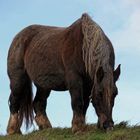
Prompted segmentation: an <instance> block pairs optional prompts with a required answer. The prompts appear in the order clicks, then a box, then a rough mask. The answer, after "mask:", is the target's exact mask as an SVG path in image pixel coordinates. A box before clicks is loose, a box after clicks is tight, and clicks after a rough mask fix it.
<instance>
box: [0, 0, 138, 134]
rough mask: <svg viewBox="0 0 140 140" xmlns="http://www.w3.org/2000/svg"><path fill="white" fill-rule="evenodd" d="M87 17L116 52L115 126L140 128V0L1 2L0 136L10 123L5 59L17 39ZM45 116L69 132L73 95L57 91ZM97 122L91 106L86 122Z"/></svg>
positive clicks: (49, 101) (50, 100) (15, 0)
mask: <svg viewBox="0 0 140 140" xmlns="http://www.w3.org/2000/svg"><path fill="white" fill-rule="evenodd" d="M84 12H87V13H89V15H90V16H91V17H92V18H93V20H95V21H96V22H97V23H98V24H99V25H100V26H101V27H102V29H103V30H104V31H105V33H106V34H107V35H108V37H109V38H110V40H111V41H112V43H113V45H114V48H115V54H116V66H117V65H118V64H121V65H122V67H121V69H122V73H121V76H120V79H119V81H118V82H117V86H118V89H119V95H118V96H117V97H116V102H115V107H114V112H113V118H114V121H115V123H119V122H120V121H124V120H125V121H129V123H130V124H133V125H134V124H137V123H140V74H139V73H140V62H139V60H140V0H116V1H113V0H98V1H97V0H59V1H56V0H30V1H29V0H24V1H19V0H12V1H11V0H0V19H1V21H0V134H5V133H6V125H7V122H8V118H9V108H8V97H9V94H10V90H9V79H8V77H7V66H6V65H7V62H6V59H7V52H8V48H9V46H10V43H11V41H12V39H13V37H14V36H15V35H16V33H18V32H19V31H20V30H21V29H23V28H24V27H26V26H28V25H30V24H44V25H53V26H54V25H55V26H69V25H70V24H72V23H73V22H74V21H75V20H77V19H78V18H80V17H81V15H82V13H84ZM47 113H48V116H49V119H50V121H51V122H52V125H53V126H54V127H58V126H59V127H70V126H71V119H72V110H71V106H70V96H69V93H68V92H54V91H53V92H52V94H51V96H50V97H49V99H48V107H47ZM96 121H97V116H96V114H95V112H94V109H93V107H92V106H90V107H89V109H88V113H87V122H88V123H96ZM23 129H24V128H23Z"/></svg>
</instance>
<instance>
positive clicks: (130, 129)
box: [0, 122, 140, 140]
mask: <svg viewBox="0 0 140 140" xmlns="http://www.w3.org/2000/svg"><path fill="white" fill-rule="evenodd" d="M0 140H140V126H128V125H127V123H126V122H122V123H120V124H118V125H115V128H114V130H113V131H112V132H108V133H105V132H103V131H101V130H99V129H97V128H96V125H89V126H87V130H86V131H85V132H83V133H80V134H73V133H72V132H71V129H70V128H64V129H62V128H53V129H46V130H42V131H34V132H32V133H30V134H27V135H13V136H0Z"/></svg>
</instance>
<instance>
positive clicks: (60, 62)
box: [7, 13, 120, 134]
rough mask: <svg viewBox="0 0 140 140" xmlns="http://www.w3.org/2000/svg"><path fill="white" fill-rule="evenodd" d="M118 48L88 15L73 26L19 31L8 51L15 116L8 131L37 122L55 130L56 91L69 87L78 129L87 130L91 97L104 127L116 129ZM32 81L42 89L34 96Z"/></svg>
mask: <svg viewBox="0 0 140 140" xmlns="http://www.w3.org/2000/svg"><path fill="white" fill-rule="evenodd" d="M114 65H115V54H114V49H113V46H112V44H111V42H110V40H109V39H108V37H107V36H106V35H105V33H104V32H103V30H102V29H101V28H100V26H99V25H98V24H97V23H96V22H94V21H93V20H92V19H91V17H90V16H89V15H88V14H86V13H85V14H83V15H82V16H81V18H79V19H78V20H77V21H76V22H74V23H73V24H72V25H71V26H69V27H66V28H63V27H52V26H42V25H31V26H29V27H26V28H25V29H23V30H22V31H21V32H19V33H18V34H17V35H16V36H15V38H14V40H13V42H12V44H11V46H10V49H9V53H8V76H9V79H10V89H11V94H10V97H9V108H10V118H9V122H8V126H7V133H8V134H15V133H21V131H20V127H21V125H22V122H23V120H25V121H26V126H27V127H28V126H29V125H30V124H32V123H33V119H34V115H33V112H35V121H36V123H37V125H38V126H39V129H44V128H51V127H52V126H51V123H50V121H49V119H48V117H47V114H46V105H47V98H48V97H49V95H50V92H51V90H56V91H65V90H69V92H70V96H71V105H72V110H73V119H72V132H74V133H75V132H79V131H82V128H83V127H84V125H85V115H86V111H87V108H88V106H89V102H90V100H91V101H92V104H93V106H94V108H95V111H96V114H97V116H98V123H97V125H98V127H99V128H101V129H105V130H109V129H112V127H113V119H112V109H113V106H114V99H115V97H116V95H117V94H118V91H117V87H116V81H117V80H118V78H119V75H120V65H119V66H118V67H117V69H116V70H114V67H115V66H114ZM32 83H34V85H35V86H36V88H37V92H36V96H35V98H34V100H33V97H32Z"/></svg>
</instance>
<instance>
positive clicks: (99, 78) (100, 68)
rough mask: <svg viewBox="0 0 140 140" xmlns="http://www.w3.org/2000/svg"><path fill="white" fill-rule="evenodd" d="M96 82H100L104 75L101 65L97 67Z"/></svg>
mask: <svg viewBox="0 0 140 140" xmlns="http://www.w3.org/2000/svg"><path fill="white" fill-rule="evenodd" d="M96 77H97V82H98V83H101V82H102V80H103V77H104V70H103V68H102V67H99V68H98V70H97V73H96Z"/></svg>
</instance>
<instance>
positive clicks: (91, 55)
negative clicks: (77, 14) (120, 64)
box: [82, 14, 110, 79]
mask: <svg viewBox="0 0 140 140" xmlns="http://www.w3.org/2000/svg"><path fill="white" fill-rule="evenodd" d="M82 32H83V35H84V37H83V48H82V51H83V60H84V62H85V67H86V71H87V73H89V75H90V77H91V79H92V78H93V77H94V76H95V73H96V72H97V70H98V68H99V67H100V66H102V67H103V69H104V71H105V72H106V71H108V68H109V57H110V51H109V45H108V42H107V37H106V35H105V34H104V32H103V30H102V29H101V28H100V26H99V25H98V24H97V23H95V22H94V21H93V20H92V19H91V18H90V16H89V15H88V14H83V15H82Z"/></svg>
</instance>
